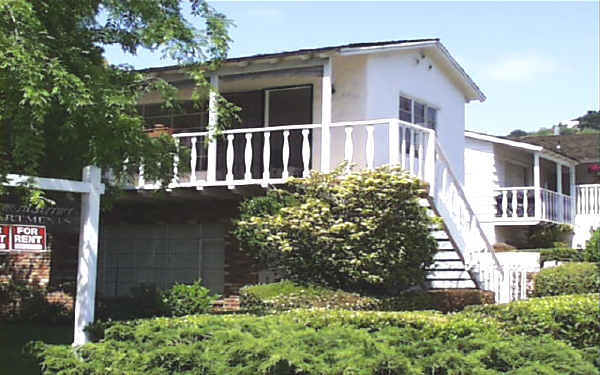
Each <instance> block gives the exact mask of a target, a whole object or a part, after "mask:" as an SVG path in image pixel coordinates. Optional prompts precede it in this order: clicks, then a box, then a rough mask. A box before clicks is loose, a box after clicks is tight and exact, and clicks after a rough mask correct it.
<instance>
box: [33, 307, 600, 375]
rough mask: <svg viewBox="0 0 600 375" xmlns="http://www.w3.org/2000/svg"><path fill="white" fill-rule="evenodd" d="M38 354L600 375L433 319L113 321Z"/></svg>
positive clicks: (282, 369)
mask: <svg viewBox="0 0 600 375" xmlns="http://www.w3.org/2000/svg"><path fill="white" fill-rule="evenodd" d="M36 349H37V350H36V355H37V357H38V358H39V360H40V361H41V362H42V364H43V366H44V367H43V368H44V374H56V373H65V374H66V373H69V374H100V373H102V374H281V375H284V374H285V375H292V374H305V375H308V374H319V375H321V374H365V375H367V374H490V375H491V374H590V375H591V374H598V370H597V369H595V368H594V366H593V365H592V364H591V363H590V362H589V361H586V360H585V359H584V357H583V355H582V353H581V352H580V351H578V350H577V349H574V348H571V347H569V346H568V345H566V344H564V343H562V342H560V341H556V340H554V339H552V338H551V337H549V336H541V337H528V336H517V335H507V334H505V333H504V332H502V331H500V330H499V329H498V328H497V327H496V325H495V323H494V320H493V319H490V318H480V319H479V320H476V319H471V318H467V317H465V316H463V315H442V314H438V313H433V312H420V313H380V312H379V313H378V312H350V311H339V310H338V311H335V310H334V311H327V310H321V311H317V310H311V311H305V310H296V311H294V312H291V313H286V314H279V315H269V316H265V317H254V316H242V315H239V316H207V315H196V316H187V317H183V318H156V319H152V320H143V321H136V322H129V323H120V324H115V325H114V326H112V327H111V328H109V329H107V331H106V335H105V339H104V340H103V341H101V342H99V343H95V344H90V345H86V346H83V347H81V348H79V349H78V350H77V351H76V352H74V351H73V350H72V348H71V347H69V346H50V345H40V346H37V348H36Z"/></svg>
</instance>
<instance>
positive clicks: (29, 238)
mask: <svg viewBox="0 0 600 375" xmlns="http://www.w3.org/2000/svg"><path fill="white" fill-rule="evenodd" d="M10 229H11V236H10V237H11V249H12V250H46V227H43V226H39V225H11V227H10Z"/></svg>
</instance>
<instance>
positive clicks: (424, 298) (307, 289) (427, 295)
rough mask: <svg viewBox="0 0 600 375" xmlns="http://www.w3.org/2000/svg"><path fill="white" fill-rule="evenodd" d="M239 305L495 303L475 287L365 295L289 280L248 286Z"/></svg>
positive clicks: (391, 307) (447, 308)
mask: <svg viewBox="0 0 600 375" xmlns="http://www.w3.org/2000/svg"><path fill="white" fill-rule="evenodd" d="M240 303H241V307H242V309H244V310H247V311H253V312H261V313H265V312H281V311H289V310H292V309H297V308H331V309H346V310H376V311H415V310H438V311H441V312H454V311H461V310H462V309H464V307H465V306H468V305H477V304H487V303H494V294H493V293H492V292H487V291H482V290H477V289H444V290H427V291H422V292H408V293H402V294H400V295H398V296H395V297H383V298H376V297H368V296H361V295H359V294H356V293H350V292H344V291H341V290H331V289H327V288H324V287H319V286H314V285H299V284H295V283H293V282H291V281H281V282H277V283H271V284H262V285H251V286H246V287H244V288H242V289H241V290H240Z"/></svg>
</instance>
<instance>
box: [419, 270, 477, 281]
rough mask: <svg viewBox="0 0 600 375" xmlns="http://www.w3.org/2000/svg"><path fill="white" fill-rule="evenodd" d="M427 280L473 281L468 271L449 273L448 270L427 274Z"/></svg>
mask: <svg viewBox="0 0 600 375" xmlns="http://www.w3.org/2000/svg"><path fill="white" fill-rule="evenodd" d="M426 279H427V280H428V281H430V280H452V281H457V280H469V281H471V274H469V273H468V272H467V271H464V270H463V271H447V270H437V271H430V272H427V276H426Z"/></svg>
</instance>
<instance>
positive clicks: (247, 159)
mask: <svg viewBox="0 0 600 375" xmlns="http://www.w3.org/2000/svg"><path fill="white" fill-rule="evenodd" d="M244 160H245V162H246V173H245V174H244V179H246V181H248V180H252V133H246V150H245V152H244Z"/></svg>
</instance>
